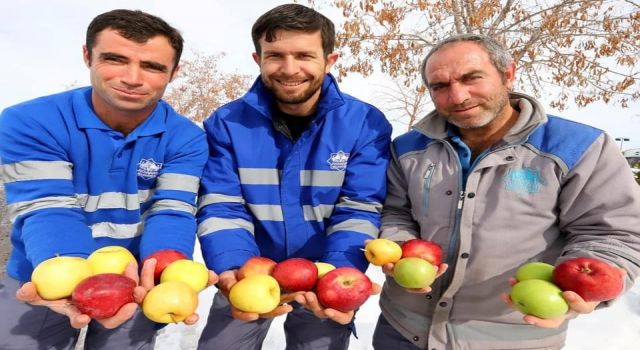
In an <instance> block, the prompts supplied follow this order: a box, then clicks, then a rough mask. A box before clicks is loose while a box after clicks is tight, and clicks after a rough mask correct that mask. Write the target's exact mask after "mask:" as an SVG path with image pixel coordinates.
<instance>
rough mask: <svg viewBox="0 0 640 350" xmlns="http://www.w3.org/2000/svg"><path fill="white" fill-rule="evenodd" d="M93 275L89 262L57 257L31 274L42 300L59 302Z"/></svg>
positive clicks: (48, 260) (71, 257)
mask: <svg viewBox="0 0 640 350" xmlns="http://www.w3.org/2000/svg"><path fill="white" fill-rule="evenodd" d="M92 274H93V273H92V271H91V266H90V265H89V263H88V262H87V260H85V259H83V258H80V257H74V256H56V257H55V258H51V259H47V260H45V261H43V262H41V263H40V264H38V266H36V268H35V269H34V270H33V273H32V274H31V282H32V283H33V284H34V285H35V287H36V291H37V292H38V295H39V296H40V297H41V298H42V299H46V300H57V299H62V298H67V297H69V296H71V294H72V293H73V289H74V288H75V287H76V285H78V283H80V282H81V281H82V280H84V279H85V278H87V277H89V276H91V275H92Z"/></svg>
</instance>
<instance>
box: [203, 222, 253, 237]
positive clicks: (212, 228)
mask: <svg viewBox="0 0 640 350" xmlns="http://www.w3.org/2000/svg"><path fill="white" fill-rule="evenodd" d="M238 228H239V229H244V230H247V231H249V232H251V234H252V235H253V234H254V231H253V223H252V222H249V221H247V220H243V219H225V218H209V219H206V220H204V221H203V222H201V223H200V224H199V225H198V236H200V237H201V236H205V235H208V234H211V233H215V232H218V231H222V230H231V229H238Z"/></svg>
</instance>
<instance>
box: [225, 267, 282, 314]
mask: <svg viewBox="0 0 640 350" xmlns="http://www.w3.org/2000/svg"><path fill="white" fill-rule="evenodd" d="M229 302H230V303H231V305H233V306H234V307H235V308H236V309H239V310H241V311H244V312H255V313H259V314H263V313H266V312H269V311H272V310H273V309H275V308H276V307H278V304H280V286H279V285H278V282H277V281H276V279H275V278H273V277H271V276H269V275H253V276H248V277H245V278H243V279H241V280H240V281H238V282H237V283H236V284H234V285H233V287H231V291H230V292H229Z"/></svg>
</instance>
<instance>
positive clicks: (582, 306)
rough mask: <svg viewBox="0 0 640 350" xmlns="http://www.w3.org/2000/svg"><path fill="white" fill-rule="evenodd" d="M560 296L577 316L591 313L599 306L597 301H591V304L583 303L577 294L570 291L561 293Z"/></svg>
mask: <svg viewBox="0 0 640 350" xmlns="http://www.w3.org/2000/svg"><path fill="white" fill-rule="evenodd" d="M562 296H563V297H564V299H565V300H566V301H567V303H568V304H569V307H570V308H571V310H573V311H575V312H577V313H579V314H588V313H591V312H592V311H593V310H594V309H595V308H596V306H598V304H600V303H599V302H597V301H593V302H587V301H584V299H582V297H581V296H580V295H579V294H578V293H575V292H572V291H564V292H562Z"/></svg>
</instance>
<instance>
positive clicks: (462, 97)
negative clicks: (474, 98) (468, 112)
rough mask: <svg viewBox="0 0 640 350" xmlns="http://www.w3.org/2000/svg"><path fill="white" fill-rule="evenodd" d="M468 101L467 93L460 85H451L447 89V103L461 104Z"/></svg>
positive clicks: (465, 88)
mask: <svg viewBox="0 0 640 350" xmlns="http://www.w3.org/2000/svg"><path fill="white" fill-rule="evenodd" d="M468 99H469V91H468V89H467V87H465V86H464V85H462V84H457V83H453V84H451V86H450V87H449V101H450V102H451V103H452V104H456V105H457V104H461V103H463V102H464V101H466V100H468Z"/></svg>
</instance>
